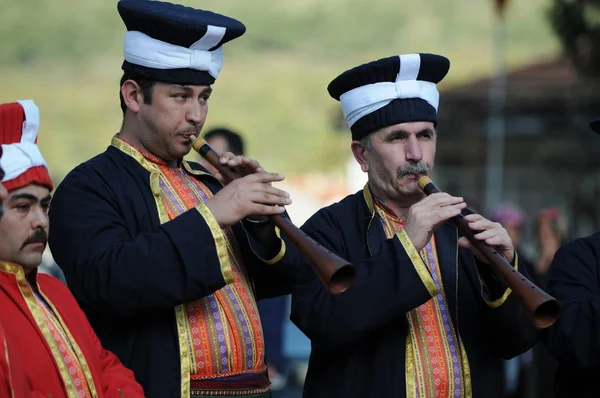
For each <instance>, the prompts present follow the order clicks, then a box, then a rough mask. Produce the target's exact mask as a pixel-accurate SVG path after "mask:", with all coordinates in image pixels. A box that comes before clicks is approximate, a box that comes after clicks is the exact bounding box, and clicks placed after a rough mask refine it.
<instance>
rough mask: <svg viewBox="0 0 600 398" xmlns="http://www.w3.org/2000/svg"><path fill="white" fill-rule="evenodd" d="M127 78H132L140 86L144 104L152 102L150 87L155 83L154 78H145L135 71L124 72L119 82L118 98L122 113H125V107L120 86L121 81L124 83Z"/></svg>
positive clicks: (121, 85) (121, 84)
mask: <svg viewBox="0 0 600 398" xmlns="http://www.w3.org/2000/svg"><path fill="white" fill-rule="evenodd" d="M127 80H133V81H134V82H136V83H137V84H138V85H139V86H140V88H141V89H142V94H143V95H144V104H146V105H150V104H152V89H153V88H154V85H155V84H156V80H150V79H146V78H145V77H143V76H140V75H138V74H137V73H132V72H125V73H124V74H123V77H122V78H121V83H119V99H120V100H121V110H122V111H123V115H125V111H126V110H127V107H126V106H125V101H124V100H123V94H122V93H121V87H123V83H125V82H126V81H127Z"/></svg>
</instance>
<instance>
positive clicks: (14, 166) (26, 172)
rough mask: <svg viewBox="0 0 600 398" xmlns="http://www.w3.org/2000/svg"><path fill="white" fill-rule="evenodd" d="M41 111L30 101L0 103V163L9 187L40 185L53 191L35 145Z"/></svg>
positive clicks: (11, 188)
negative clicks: (0, 154)
mask: <svg viewBox="0 0 600 398" xmlns="http://www.w3.org/2000/svg"><path fill="white" fill-rule="evenodd" d="M39 125H40V111H39V109H38V107H37V105H36V104H35V102H33V100H24V101H17V102H11V103H8V104H1V105H0V144H2V157H1V158H0V166H1V167H2V169H3V170H4V173H5V174H4V178H3V179H2V184H3V185H4V187H5V188H6V189H7V190H9V191H12V190H15V189H18V188H22V187H24V186H27V185H29V184H39V185H43V186H45V187H47V188H48V189H49V190H52V179H51V178H50V174H49V173H48V165H47V164H46V161H45V160H44V158H43V156H42V154H41V152H40V149H39V148H38V146H37V138H38V129H39Z"/></svg>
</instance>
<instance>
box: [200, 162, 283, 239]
mask: <svg viewBox="0 0 600 398" xmlns="http://www.w3.org/2000/svg"><path fill="white" fill-rule="evenodd" d="M256 164H258V163H256ZM257 169H258V168H256V169H255V170H257ZM283 179H284V176H283V175H282V174H277V173H266V172H264V171H259V172H256V173H254V174H248V175H246V176H245V177H242V178H239V179H237V180H235V181H232V182H231V183H229V184H228V185H226V186H225V187H224V188H223V189H221V190H220V191H219V192H217V193H216V194H215V196H213V197H212V198H210V199H209V200H207V201H206V206H207V207H208V208H209V210H210V211H211V212H212V213H213V215H214V217H215V219H216V220H217V222H218V223H219V225H220V226H221V227H225V226H229V225H233V224H235V223H237V222H238V221H240V220H241V219H243V218H244V217H247V216H249V215H253V216H256V215H264V216H269V215H275V214H281V213H283V212H284V211H285V209H284V208H283V206H287V205H289V204H290V203H292V200H291V199H290V195H289V194H288V193H287V192H285V191H282V190H281V189H278V188H275V187H273V186H271V185H270V183H271V182H277V181H282V180H283ZM273 205H275V206H273Z"/></svg>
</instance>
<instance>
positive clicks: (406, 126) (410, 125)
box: [379, 122, 435, 134]
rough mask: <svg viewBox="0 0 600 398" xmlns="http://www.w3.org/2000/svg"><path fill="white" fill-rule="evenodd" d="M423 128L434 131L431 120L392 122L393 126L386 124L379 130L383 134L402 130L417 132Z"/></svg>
mask: <svg viewBox="0 0 600 398" xmlns="http://www.w3.org/2000/svg"><path fill="white" fill-rule="evenodd" d="M424 130H431V131H435V126H434V125H433V123H432V122H405V123H398V124H394V125H393V126H387V127H384V128H382V129H381V130H379V131H380V132H382V133H384V134H389V133H394V132H398V131H402V132H405V133H409V134H410V133H413V134H418V133H420V132H422V131H424Z"/></svg>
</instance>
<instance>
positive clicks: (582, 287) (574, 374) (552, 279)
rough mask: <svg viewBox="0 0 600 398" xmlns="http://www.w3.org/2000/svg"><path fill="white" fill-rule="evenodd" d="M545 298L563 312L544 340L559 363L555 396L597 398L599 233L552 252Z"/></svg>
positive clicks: (599, 378)
mask: <svg viewBox="0 0 600 398" xmlns="http://www.w3.org/2000/svg"><path fill="white" fill-rule="evenodd" d="M548 293H549V294H551V295H552V296H554V297H555V298H556V299H557V300H558V301H560V302H561V304H562V306H563V310H562V314H561V316H560V317H559V319H558V321H557V322H556V323H555V324H554V325H553V326H552V327H550V328H549V329H547V330H546V331H544V333H543V336H542V337H543V340H544V344H546V347H547V348H548V350H549V351H550V353H552V355H554V357H555V358H556V359H557V360H558V370H557V373H556V378H555V396H556V397H557V398H567V397H569V398H570V397H578V398H579V397H581V398H588V397H589V398H591V397H600V232H599V233H596V234H594V235H592V236H588V237H585V238H580V239H575V240H573V241H571V242H569V243H567V244H566V245H565V246H563V247H562V248H560V249H559V250H558V251H557V252H556V254H555V255H554V260H553V261H552V264H550V271H549V275H548Z"/></svg>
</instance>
